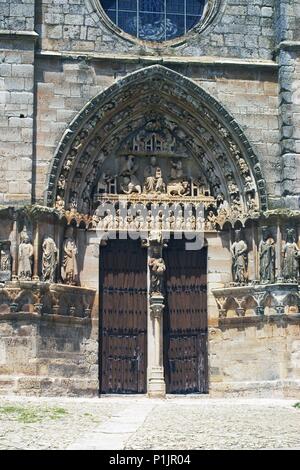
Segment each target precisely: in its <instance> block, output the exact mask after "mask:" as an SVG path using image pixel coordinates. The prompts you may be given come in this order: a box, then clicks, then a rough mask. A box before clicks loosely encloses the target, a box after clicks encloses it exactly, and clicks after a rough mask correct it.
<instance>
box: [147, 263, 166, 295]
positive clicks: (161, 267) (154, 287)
mask: <svg viewBox="0 0 300 470" xmlns="http://www.w3.org/2000/svg"><path fill="white" fill-rule="evenodd" d="M148 264H149V266H150V270H151V277H150V291H151V293H152V294H162V291H163V276H164V272H165V270H166V265H165V262H164V260H163V259H162V258H150V259H149V263H148Z"/></svg>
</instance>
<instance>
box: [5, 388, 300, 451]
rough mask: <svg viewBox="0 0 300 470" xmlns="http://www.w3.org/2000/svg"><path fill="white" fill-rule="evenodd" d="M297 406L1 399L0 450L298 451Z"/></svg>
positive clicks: (241, 402)
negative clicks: (289, 449) (290, 449)
mask: <svg viewBox="0 0 300 470" xmlns="http://www.w3.org/2000/svg"><path fill="white" fill-rule="evenodd" d="M295 401H296V400H279V399H274V400H266V399H209V398H202V397H201V398H187V397H182V398H176V397H174V398H171V399H167V400H149V399H147V398H144V397H111V398H110V397H105V398H102V399H96V398H95V399H81V398H28V397H5V398H4V397H0V449H2V450H3V449H128V450H133V449H155V450H175V449H179V450H184V449H187V450H190V449H287V448H294V449H295V448H298V449H299V448H300V437H299V430H300V409H295V408H293V404H294V403H295Z"/></svg>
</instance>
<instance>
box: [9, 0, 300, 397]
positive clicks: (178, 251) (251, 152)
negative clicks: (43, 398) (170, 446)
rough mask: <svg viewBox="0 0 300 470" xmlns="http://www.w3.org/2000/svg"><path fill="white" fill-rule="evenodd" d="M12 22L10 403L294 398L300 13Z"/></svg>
mask: <svg viewBox="0 0 300 470" xmlns="http://www.w3.org/2000/svg"><path fill="white" fill-rule="evenodd" d="M0 5H1V7H0V44H1V45H0V53H1V61H0V107H1V114H0V129H1V131H0V141H1V145H0V169H1V179H0V221H1V223H0V249H1V250H0V392H1V393H8V392H9V393H16V394H21V393H25V394H36V395H43V394H44V395H47V394H48V395H67V394H68V395H98V394H100V395H102V394H105V393H118V394H119V393H142V394H148V395H149V396H164V395H165V394H166V393H176V394H177V393H184V394H188V393H209V394H211V395H213V396H226V395H235V394H236V395H253V396H295V395H297V394H299V384H300V313H299V263H300V1H299V0H280V1H279V0H255V1H252V2H249V1H246V0H203V1H202V0H195V1H189V0H185V1H175V0H174V1H160V0H151V1H150V0H147V1H146V0H145V1H142V0H104V1H101V0H72V1H71V0H70V1H66V0H47V1H46V0H26V1H25V0H24V1H22V0H9V1H5V2H3V1H2V3H1V0H0Z"/></svg>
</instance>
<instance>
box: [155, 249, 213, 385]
mask: <svg viewBox="0 0 300 470" xmlns="http://www.w3.org/2000/svg"><path fill="white" fill-rule="evenodd" d="M164 256H165V259H166V266H167V270H166V305H167V306H166V311H165V317H164V339H165V345H164V358H165V375H166V385H167V392H168V393H206V392H207V388H208V384H207V282H206V270H207V250H206V248H204V249H203V250H201V251H186V250H185V242H184V241H183V240H182V241H181V240H171V241H170V242H169V246H168V248H167V249H166V250H165V253H164Z"/></svg>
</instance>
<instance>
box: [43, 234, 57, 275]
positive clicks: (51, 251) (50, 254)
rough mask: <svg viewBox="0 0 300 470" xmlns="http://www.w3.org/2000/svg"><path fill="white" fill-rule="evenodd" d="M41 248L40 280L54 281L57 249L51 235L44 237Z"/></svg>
mask: <svg viewBox="0 0 300 470" xmlns="http://www.w3.org/2000/svg"><path fill="white" fill-rule="evenodd" d="M42 249H43V256H42V280H43V281H44V282H54V281H55V274H56V266H57V254H58V250H57V246H56V243H55V241H54V240H53V238H52V237H50V236H48V237H46V238H45V239H44V241H43V244H42Z"/></svg>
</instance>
